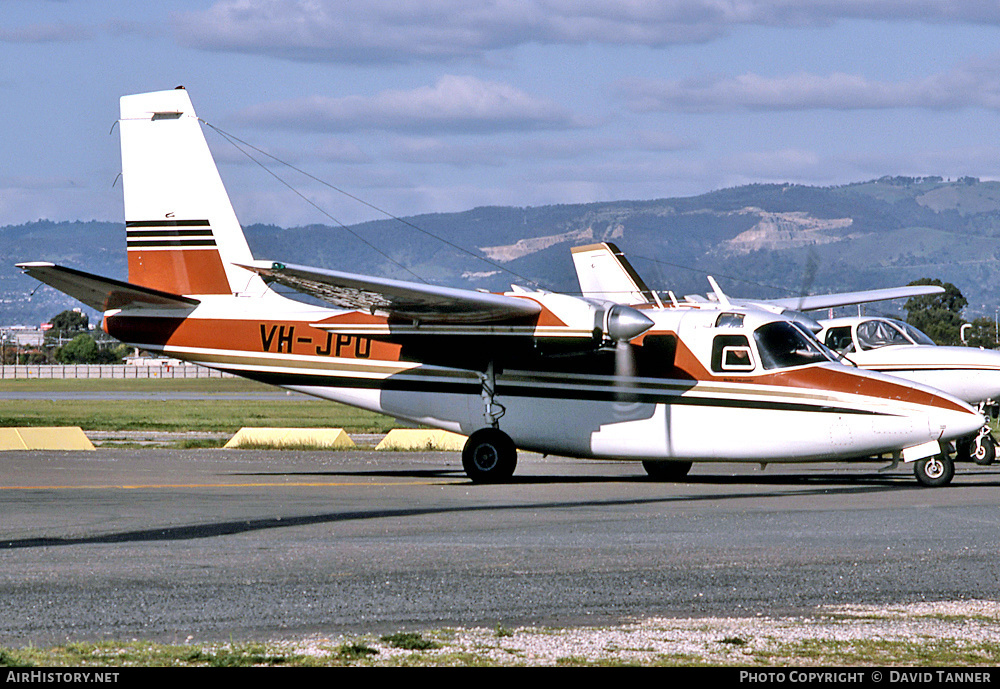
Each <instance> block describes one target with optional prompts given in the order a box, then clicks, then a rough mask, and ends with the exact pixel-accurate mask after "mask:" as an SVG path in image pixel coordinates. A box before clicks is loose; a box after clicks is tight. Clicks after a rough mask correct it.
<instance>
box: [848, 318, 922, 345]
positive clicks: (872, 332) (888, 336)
mask: <svg viewBox="0 0 1000 689" xmlns="http://www.w3.org/2000/svg"><path fill="white" fill-rule="evenodd" d="M857 338H858V346H859V347H861V349H878V348H879V347H888V346H890V345H911V344H923V345H926V344H930V345H932V344H934V341H933V340H931V338H929V337H927V335H925V334H924V333H922V332H921V331H919V330H917V329H916V328H914V327H913V326H912V325H910V324H909V323H903V322H902V321H896V320H890V319H887V318H881V319H877V320H870V321H864V322H863V323H860V324H858V331H857Z"/></svg>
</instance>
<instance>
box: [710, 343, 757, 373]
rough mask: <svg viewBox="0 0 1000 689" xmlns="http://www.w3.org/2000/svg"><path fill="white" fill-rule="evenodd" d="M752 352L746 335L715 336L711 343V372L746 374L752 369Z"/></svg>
mask: <svg viewBox="0 0 1000 689" xmlns="http://www.w3.org/2000/svg"><path fill="white" fill-rule="evenodd" d="M754 366H755V364H754V359H753V352H752V351H751V350H750V341H749V340H747V338H746V335H716V336H715V339H714V340H713V341H712V370H713V371H715V372H716V373H726V372H729V371H736V372H744V373H745V372H746V371H752V370H753V369H754Z"/></svg>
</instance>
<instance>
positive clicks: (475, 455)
mask: <svg viewBox="0 0 1000 689" xmlns="http://www.w3.org/2000/svg"><path fill="white" fill-rule="evenodd" d="M462 466H463V467H464V468H465V473H466V475H467V476H468V477H469V478H470V479H472V481H473V483H502V482H504V481H507V480H509V479H510V477H511V476H513V475H514V469H515V468H516V467H517V448H516V447H514V441H513V440H511V439H510V436H509V435H507V434H506V433H504V432H503V431H501V430H499V429H496V428H481V429H479V430H478V431H476V432H475V433H473V434H472V435H470V436H469V439H468V440H467V441H465V447H464V448H462Z"/></svg>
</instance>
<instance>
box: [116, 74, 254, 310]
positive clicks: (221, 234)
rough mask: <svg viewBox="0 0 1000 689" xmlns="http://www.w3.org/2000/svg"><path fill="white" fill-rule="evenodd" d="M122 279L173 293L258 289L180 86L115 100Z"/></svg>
mask: <svg viewBox="0 0 1000 689" xmlns="http://www.w3.org/2000/svg"><path fill="white" fill-rule="evenodd" d="M120 126H121V147H122V178H123V182H124V188H125V227H126V234H127V242H128V276H129V281H130V282H132V283H135V284H138V285H143V286H146V287H151V288H154V289H158V290H163V291H165V292H171V293H173V294H194V295H198V294H240V293H247V292H251V293H254V294H260V293H262V292H263V291H264V290H265V289H266V288H265V287H264V285H263V282H262V281H261V279H260V277H259V276H257V275H256V274H254V273H251V272H250V271H247V270H245V269H243V268H240V267H239V266H237V265H235V264H236V263H248V262H251V261H252V260H253V256H252V254H251V253H250V247H249V245H248V244H247V241H246V237H245V236H244V234H243V229H242V228H241V227H240V224H239V221H238V220H237V219H236V213H235V212H234V211H233V207H232V204H231V203H230V201H229V195H228V194H227V193H226V189H225V187H224V186H223V184H222V178H221V177H219V171H218V169H217V168H216V166H215V161H214V160H213V158H212V154H211V152H210V151H209V149H208V144H207V143H206V141H205V135H204V133H203V132H202V129H201V123H200V122H199V120H198V117H197V115H195V112H194V107H193V106H192V105H191V99H190V98H189V97H188V94H187V91H185V90H184V89H183V88H177V89H174V90H172V91H158V92H155V93H142V94H137V95H132V96H124V97H123V98H122V99H121V121H120Z"/></svg>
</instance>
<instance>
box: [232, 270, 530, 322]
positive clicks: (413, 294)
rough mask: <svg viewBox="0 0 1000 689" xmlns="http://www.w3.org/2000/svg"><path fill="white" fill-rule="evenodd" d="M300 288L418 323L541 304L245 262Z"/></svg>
mask: <svg viewBox="0 0 1000 689" xmlns="http://www.w3.org/2000/svg"><path fill="white" fill-rule="evenodd" d="M241 267H243V268H247V269H249V270H252V271H254V272H255V273H258V274H259V275H261V276H262V277H263V278H264V279H265V281H271V282H277V283H278V284H280V285H284V286H286V287H290V288H292V289H294V290H296V291H299V292H302V293H303V294H308V295H310V296H313V297H316V298H318V299H322V300H323V301H326V302H328V303H330V304H332V305H334V306H338V307H340V308H345V309H352V310H354V309H356V310H362V311H368V312H370V313H373V314H374V313H375V312H382V313H387V314H389V316H390V317H395V318H399V319H405V320H410V321H414V322H420V323H441V324H446V323H492V322H499V321H507V320H514V319H519V318H532V317H535V316H538V315H539V314H540V313H541V311H542V307H541V306H540V305H539V304H538V303H537V302H535V301H532V300H530V299H523V298H519V297H511V296H507V295H502V294H493V293H490V292H476V291H473V290H465V289H456V288H453V287H440V286H437V285H426V284H420V283H416V282H406V281H403V280H392V279H389V278H379V277H372V276H368V275H358V274H355V273H345V272H342V271H338V270H324V269H321V268H312V267H309V266H300V265H293V264H290V263H287V264H286V263H273V262H266V261H255V262H254V263H252V264H246V265H242V266H241Z"/></svg>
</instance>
